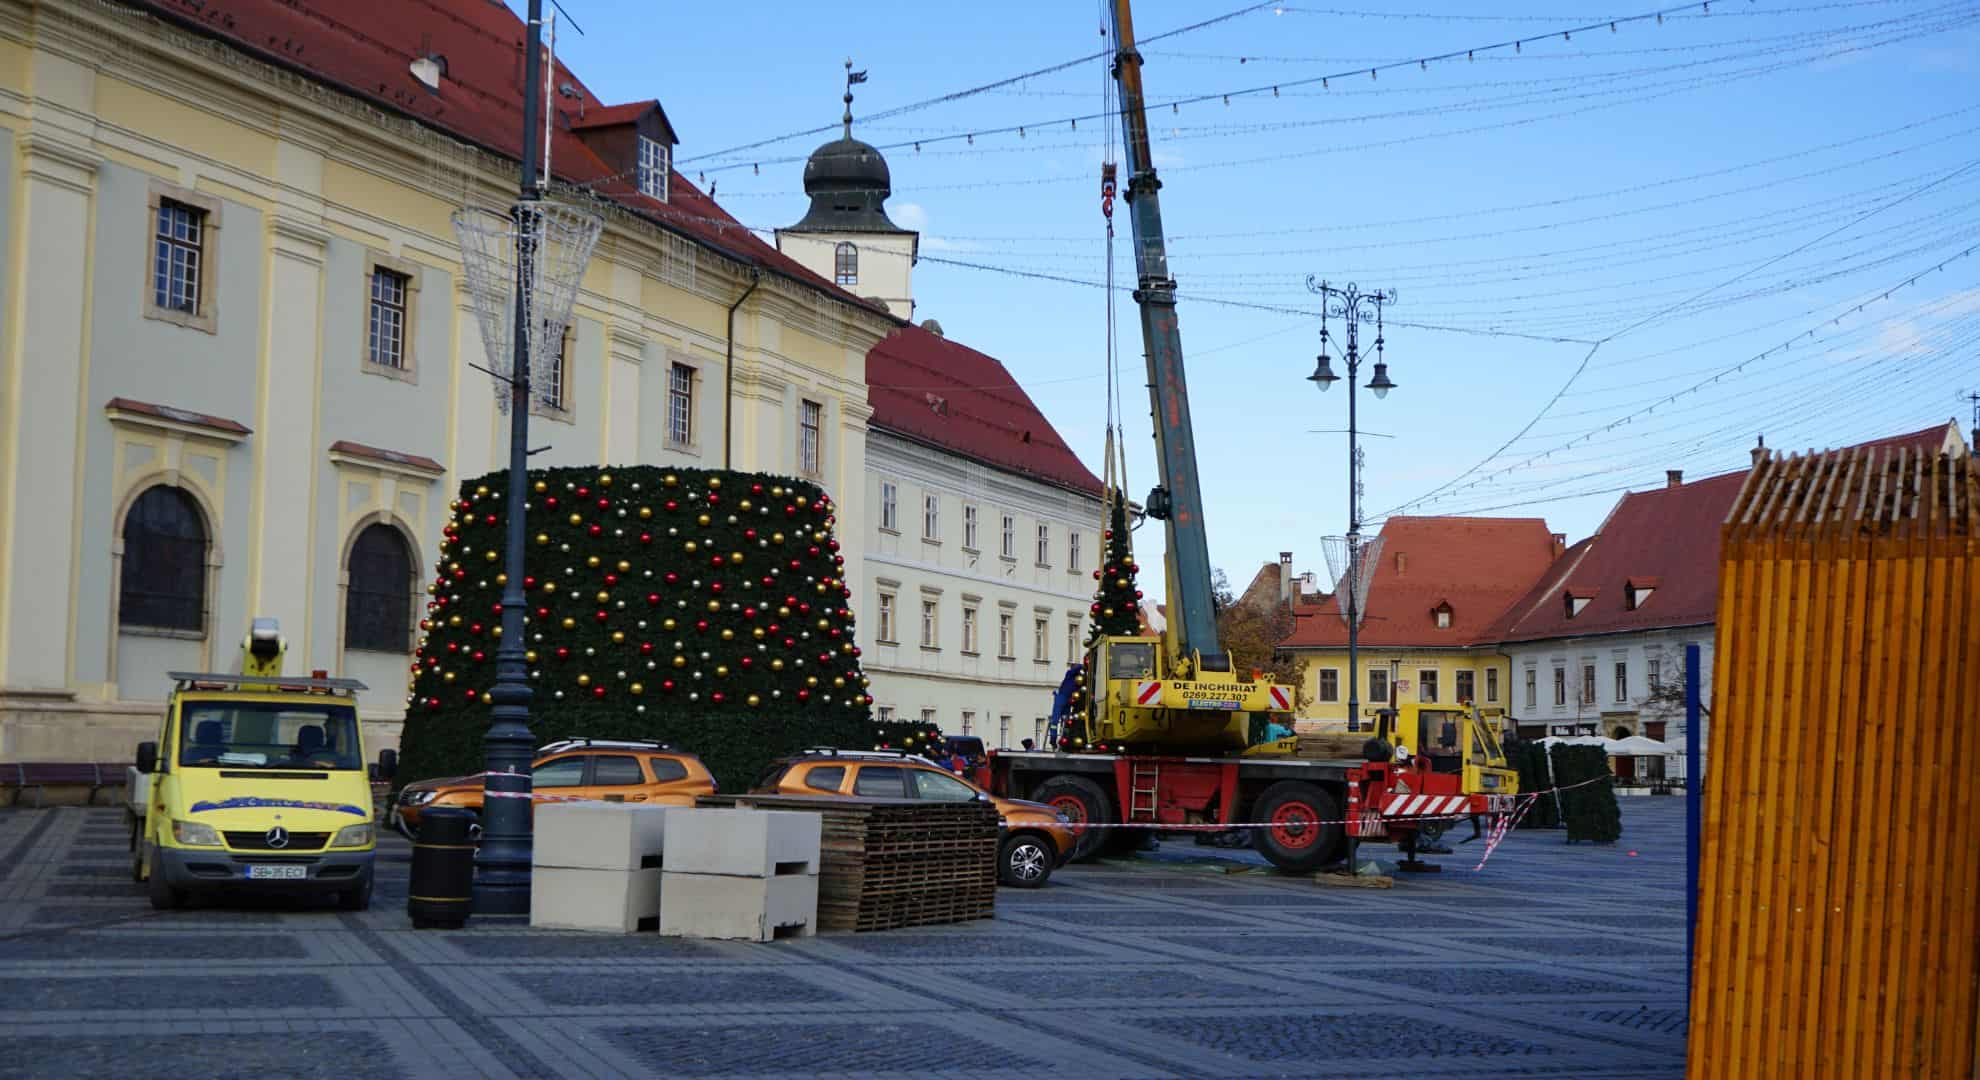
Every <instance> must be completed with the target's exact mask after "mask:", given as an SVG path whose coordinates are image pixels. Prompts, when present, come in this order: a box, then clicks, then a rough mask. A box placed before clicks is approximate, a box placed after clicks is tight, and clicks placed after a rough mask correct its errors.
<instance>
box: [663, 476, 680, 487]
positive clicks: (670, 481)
mask: <svg viewBox="0 0 1980 1080" xmlns="http://www.w3.org/2000/svg"><path fill="white" fill-rule="evenodd" d="M660 482H661V483H663V484H665V485H667V486H668V487H673V486H674V485H675V484H678V483H680V482H681V478H680V477H678V476H675V475H674V474H673V473H668V474H667V475H666V476H663V477H661V478H660Z"/></svg>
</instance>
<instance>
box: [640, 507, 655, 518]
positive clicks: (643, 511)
mask: <svg viewBox="0 0 1980 1080" xmlns="http://www.w3.org/2000/svg"><path fill="white" fill-rule="evenodd" d="M652 516H653V508H652V507H650V506H642V507H640V508H639V520H641V521H646V520H648V519H649V518H651V517H652Z"/></svg>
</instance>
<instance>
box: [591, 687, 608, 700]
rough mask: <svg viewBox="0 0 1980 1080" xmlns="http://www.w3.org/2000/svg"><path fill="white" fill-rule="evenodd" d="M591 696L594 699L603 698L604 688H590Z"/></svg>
mask: <svg viewBox="0 0 1980 1080" xmlns="http://www.w3.org/2000/svg"><path fill="white" fill-rule="evenodd" d="M591 696H592V697H595V698H602V697H604V696H605V688H604V687H602V686H594V687H592V688H591Z"/></svg>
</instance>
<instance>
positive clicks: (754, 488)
mask: <svg viewBox="0 0 1980 1080" xmlns="http://www.w3.org/2000/svg"><path fill="white" fill-rule="evenodd" d="M749 493H750V494H751V495H761V494H763V485H762V484H751V485H749Z"/></svg>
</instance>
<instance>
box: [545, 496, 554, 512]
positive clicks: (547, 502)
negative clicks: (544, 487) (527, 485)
mask: <svg viewBox="0 0 1980 1080" xmlns="http://www.w3.org/2000/svg"><path fill="white" fill-rule="evenodd" d="M543 505H545V506H547V507H549V508H550V509H552V510H555V509H556V508H557V497H556V496H555V495H552V496H550V497H549V498H547V499H545V500H543Z"/></svg>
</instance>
